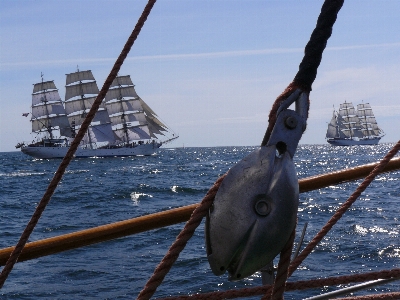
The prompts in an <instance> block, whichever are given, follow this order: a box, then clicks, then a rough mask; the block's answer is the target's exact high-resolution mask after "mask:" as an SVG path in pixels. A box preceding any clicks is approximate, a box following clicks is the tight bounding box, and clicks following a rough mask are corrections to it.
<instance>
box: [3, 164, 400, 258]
mask: <svg viewBox="0 0 400 300" xmlns="http://www.w3.org/2000/svg"><path fill="white" fill-rule="evenodd" d="M376 165H377V163H373V164H366V165H362V166H357V167H353V168H350V169H343V170H339V171H335V172H331V173H326V174H320V175H316V176H311V177H307V178H301V179H299V191H300V193H304V192H308V191H312V190H317V189H321V188H324V187H328V186H331V185H337V184H341V183H344V182H348V181H352V180H357V179H361V178H365V177H367V176H368V174H369V173H370V172H371V171H372V170H373V168H374V167H375V166H376ZM399 169H400V157H398V158H393V159H392V160H391V161H390V162H389V163H388V164H387V165H386V167H385V168H384V169H383V170H382V173H383V172H391V171H395V170H399ZM382 173H381V174H382ZM198 205H199V203H195V204H191V205H186V206H182V207H178V208H173V209H170V210H166V211H162V212H157V213H153V214H149V215H144V216H140V217H136V218H132V219H127V220H123V221H118V222H113V223H110V224H105V225H101V226H97V227H93V228H89V229H84V230H80V231H75V232H71V233H67V234H63V235H59V236H54V237H50V238H47V239H43V240H38V241H34V242H30V243H27V244H26V245H25V247H24V249H23V251H22V253H21V255H20V256H19V258H18V262H22V261H26V260H30V259H35V258H38V257H42V256H46V255H51V254H55V253H59V252H62V251H67V250H71V249H76V248H79V247H84V246H88V245H92V244H95V243H100V242H104V241H108V240H112V239H116V238H120V237H125V236H128V235H133V234H137V233H140V232H145V231H149V230H153V229H156V228H161V227H166V226H170V225H173V224H178V223H181V222H186V221H188V220H189V219H190V216H191V214H192V213H193V211H194V210H195V209H196V207H197V206H198ZM14 248H15V247H7V248H3V249H0V266H4V265H5V264H6V262H7V259H8V258H9V257H10V254H11V252H12V251H13V249H14Z"/></svg>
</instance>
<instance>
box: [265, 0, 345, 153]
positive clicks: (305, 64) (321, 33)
mask: <svg viewBox="0 0 400 300" xmlns="http://www.w3.org/2000/svg"><path fill="white" fill-rule="evenodd" d="M343 2H344V0H325V2H324V4H323V5H322V8H321V13H320V15H319V16H318V20H317V24H316V26H315V29H314V31H313V32H312V34H311V36H310V40H309V42H308V43H307V45H306V47H305V49H304V57H303V60H302V61H301V63H300V65H299V71H298V72H297V74H296V76H295V77H294V79H293V82H292V83H290V84H289V86H288V87H287V88H286V89H285V91H284V92H283V93H282V94H281V95H280V96H278V98H277V99H276V100H275V102H274V104H273V105H272V109H271V111H270V113H269V119H268V128H267V131H266V133H265V136H264V139H263V141H262V143H261V146H265V145H266V144H267V142H268V140H269V137H270V136H271V133H272V129H273V128H274V125H275V123H276V118H277V114H276V113H277V111H278V108H279V106H280V105H281V103H282V101H283V100H284V99H286V98H287V97H289V96H290V95H291V94H292V93H293V92H294V91H295V90H296V89H297V88H301V89H302V90H303V91H304V92H308V93H309V92H310V91H311V86H312V84H313V82H314V80H315V78H316V76H317V69H318V67H319V65H320V63H321V60H322V53H323V52H324V50H325V47H326V44H327V42H328V39H329V38H330V36H331V35H332V28H333V25H334V24H335V21H336V19H337V15H338V13H339V10H340V9H341V8H342V6H343Z"/></svg>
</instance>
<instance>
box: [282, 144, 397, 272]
mask: <svg viewBox="0 0 400 300" xmlns="http://www.w3.org/2000/svg"><path fill="white" fill-rule="evenodd" d="M399 150H400V140H399V141H398V142H397V144H396V145H394V146H393V148H392V149H391V150H390V151H389V152H388V153H387V154H386V156H385V157H384V158H383V159H382V160H381V161H380V162H379V163H378V165H376V167H375V168H374V169H373V170H372V171H371V173H370V174H369V175H368V176H367V177H366V178H365V179H364V181H363V182H362V183H361V184H360V185H359V186H358V187H357V189H356V190H355V191H354V193H353V194H352V195H351V196H350V197H349V198H348V199H347V201H346V202H345V203H343V204H342V205H341V207H340V208H339V209H338V210H337V211H336V212H335V214H334V215H333V216H332V217H331V219H330V220H329V221H328V222H327V223H326V224H325V226H324V227H322V229H321V230H320V231H319V232H318V233H317V234H316V236H315V237H314V238H313V240H312V241H311V242H310V243H309V244H308V245H307V246H306V247H305V248H304V250H303V251H302V252H301V253H300V254H299V255H298V256H297V257H296V258H295V259H294V260H293V262H292V263H291V264H290V268H289V277H290V276H291V275H292V274H293V272H294V271H295V270H296V269H297V267H298V266H299V265H300V264H301V263H302V261H303V260H304V259H305V258H306V257H307V256H308V254H310V253H311V251H312V250H313V249H314V248H315V246H316V245H317V244H318V243H319V242H320V241H321V240H322V239H323V237H324V236H325V235H326V234H327V233H328V232H329V230H331V228H332V227H333V225H335V224H336V223H337V221H339V219H340V218H341V217H342V216H343V214H344V213H345V212H346V211H347V209H348V208H349V207H350V206H351V205H352V204H353V203H354V202H355V201H356V200H357V198H358V197H359V196H360V195H361V193H362V192H364V191H365V189H366V188H367V187H368V186H369V184H370V183H371V182H372V181H373V180H374V179H375V177H376V176H377V175H378V174H379V173H380V172H381V171H382V170H383V168H384V167H385V166H386V165H387V164H388V162H389V161H390V160H391V159H392V158H393V157H394V156H395V155H396V153H397V152H398V151H399Z"/></svg>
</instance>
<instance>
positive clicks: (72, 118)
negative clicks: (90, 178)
mask: <svg viewBox="0 0 400 300" xmlns="http://www.w3.org/2000/svg"><path fill="white" fill-rule="evenodd" d="M98 93H99V89H98V87H97V84H96V81H95V79H94V76H93V74H92V71H90V70H88V71H79V70H78V71H77V72H74V73H71V74H67V78H66V90H65V101H64V103H63V101H62V100H61V98H60V95H59V93H58V89H57V88H56V86H55V84H54V81H43V75H42V81H41V82H39V83H36V84H34V87H33V93H32V107H31V108H32V111H31V114H32V116H31V122H32V133H33V134H35V136H36V137H35V139H34V140H33V141H32V142H31V143H25V142H24V143H19V144H18V145H17V146H16V148H21V151H22V152H23V153H25V154H27V155H30V156H33V157H35V158H62V157H64V156H65V154H66V153H67V151H68V148H69V146H70V144H71V142H72V140H73V138H74V137H75V135H76V133H77V132H78V130H79V128H80V126H81V124H82V123H83V121H84V119H85V117H86V115H87V113H88V112H89V110H90V108H91V106H92V104H93V102H94V100H95V99H96V97H97V95H98ZM23 115H26V114H23ZM159 137H165V138H167V139H166V140H164V141H160V140H159ZM176 138H178V136H177V135H176V134H175V133H174V132H173V131H172V130H171V129H170V128H169V127H168V126H166V125H165V124H164V123H163V122H161V121H160V120H159V118H158V116H157V114H156V113H155V112H154V111H153V110H152V109H151V108H150V107H149V106H148V105H147V104H146V103H145V102H144V101H143V100H142V99H141V98H140V97H139V96H138V95H137V93H136V91H135V88H134V85H133V83H132V80H131V78H130V76H129V75H126V76H118V77H116V78H115V80H114V81H113V82H112V84H111V86H110V89H109V91H108V92H107V94H106V96H105V98H104V100H103V102H102V103H101V105H100V107H99V110H98V111H97V113H96V115H95V117H94V119H93V120H92V122H91V124H90V126H89V128H88V130H87V133H86V134H85V137H84V138H83V140H82V142H81V144H80V145H79V147H78V149H77V151H76V153H75V156H76V157H93V156H98V157H107V156H134V155H152V154H154V153H155V152H156V151H157V149H158V148H160V147H161V145H162V144H165V143H167V142H170V141H171V140H174V139H176Z"/></svg>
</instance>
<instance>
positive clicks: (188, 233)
mask: <svg viewBox="0 0 400 300" xmlns="http://www.w3.org/2000/svg"><path fill="white" fill-rule="evenodd" d="M225 176H226V174H225V175H223V176H221V177H220V178H218V180H217V181H216V182H215V183H214V185H213V186H212V187H211V188H210V189H209V191H208V192H207V194H206V196H205V197H204V198H203V200H202V201H201V203H200V205H199V206H198V207H197V208H196V209H195V210H194V211H193V214H192V215H191V217H190V219H189V221H188V222H187V223H186V225H185V227H184V228H183V230H182V231H181V232H180V233H179V235H178V236H177V238H176V240H175V242H174V243H173V244H172V245H171V247H170V248H169V250H168V252H167V254H166V255H165V256H164V258H163V259H162V261H161V262H160V264H159V265H158V266H157V267H156V269H155V270H154V273H153V275H152V276H151V277H150V279H149V280H148V281H147V283H146V285H145V286H144V288H143V290H142V291H141V292H140V293H139V295H138V297H137V299H138V300H147V299H150V297H151V296H152V295H153V294H154V293H155V291H156V290H157V287H158V286H159V285H160V284H161V283H162V281H163V280H164V278H165V275H167V274H168V272H169V270H170V269H171V267H172V265H173V264H174V263H175V261H176V260H177V259H178V256H179V253H180V252H181V251H182V250H183V249H184V248H185V246H186V243H187V241H188V240H189V239H190V238H191V237H192V236H193V233H194V231H195V230H196V228H197V227H198V226H199V225H200V223H201V220H202V219H203V217H204V216H205V215H206V214H207V212H208V210H209V209H210V207H211V205H212V203H213V201H214V197H215V195H216V193H217V191H218V188H219V186H220V184H221V182H222V180H223V179H224V178H225Z"/></svg>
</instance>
